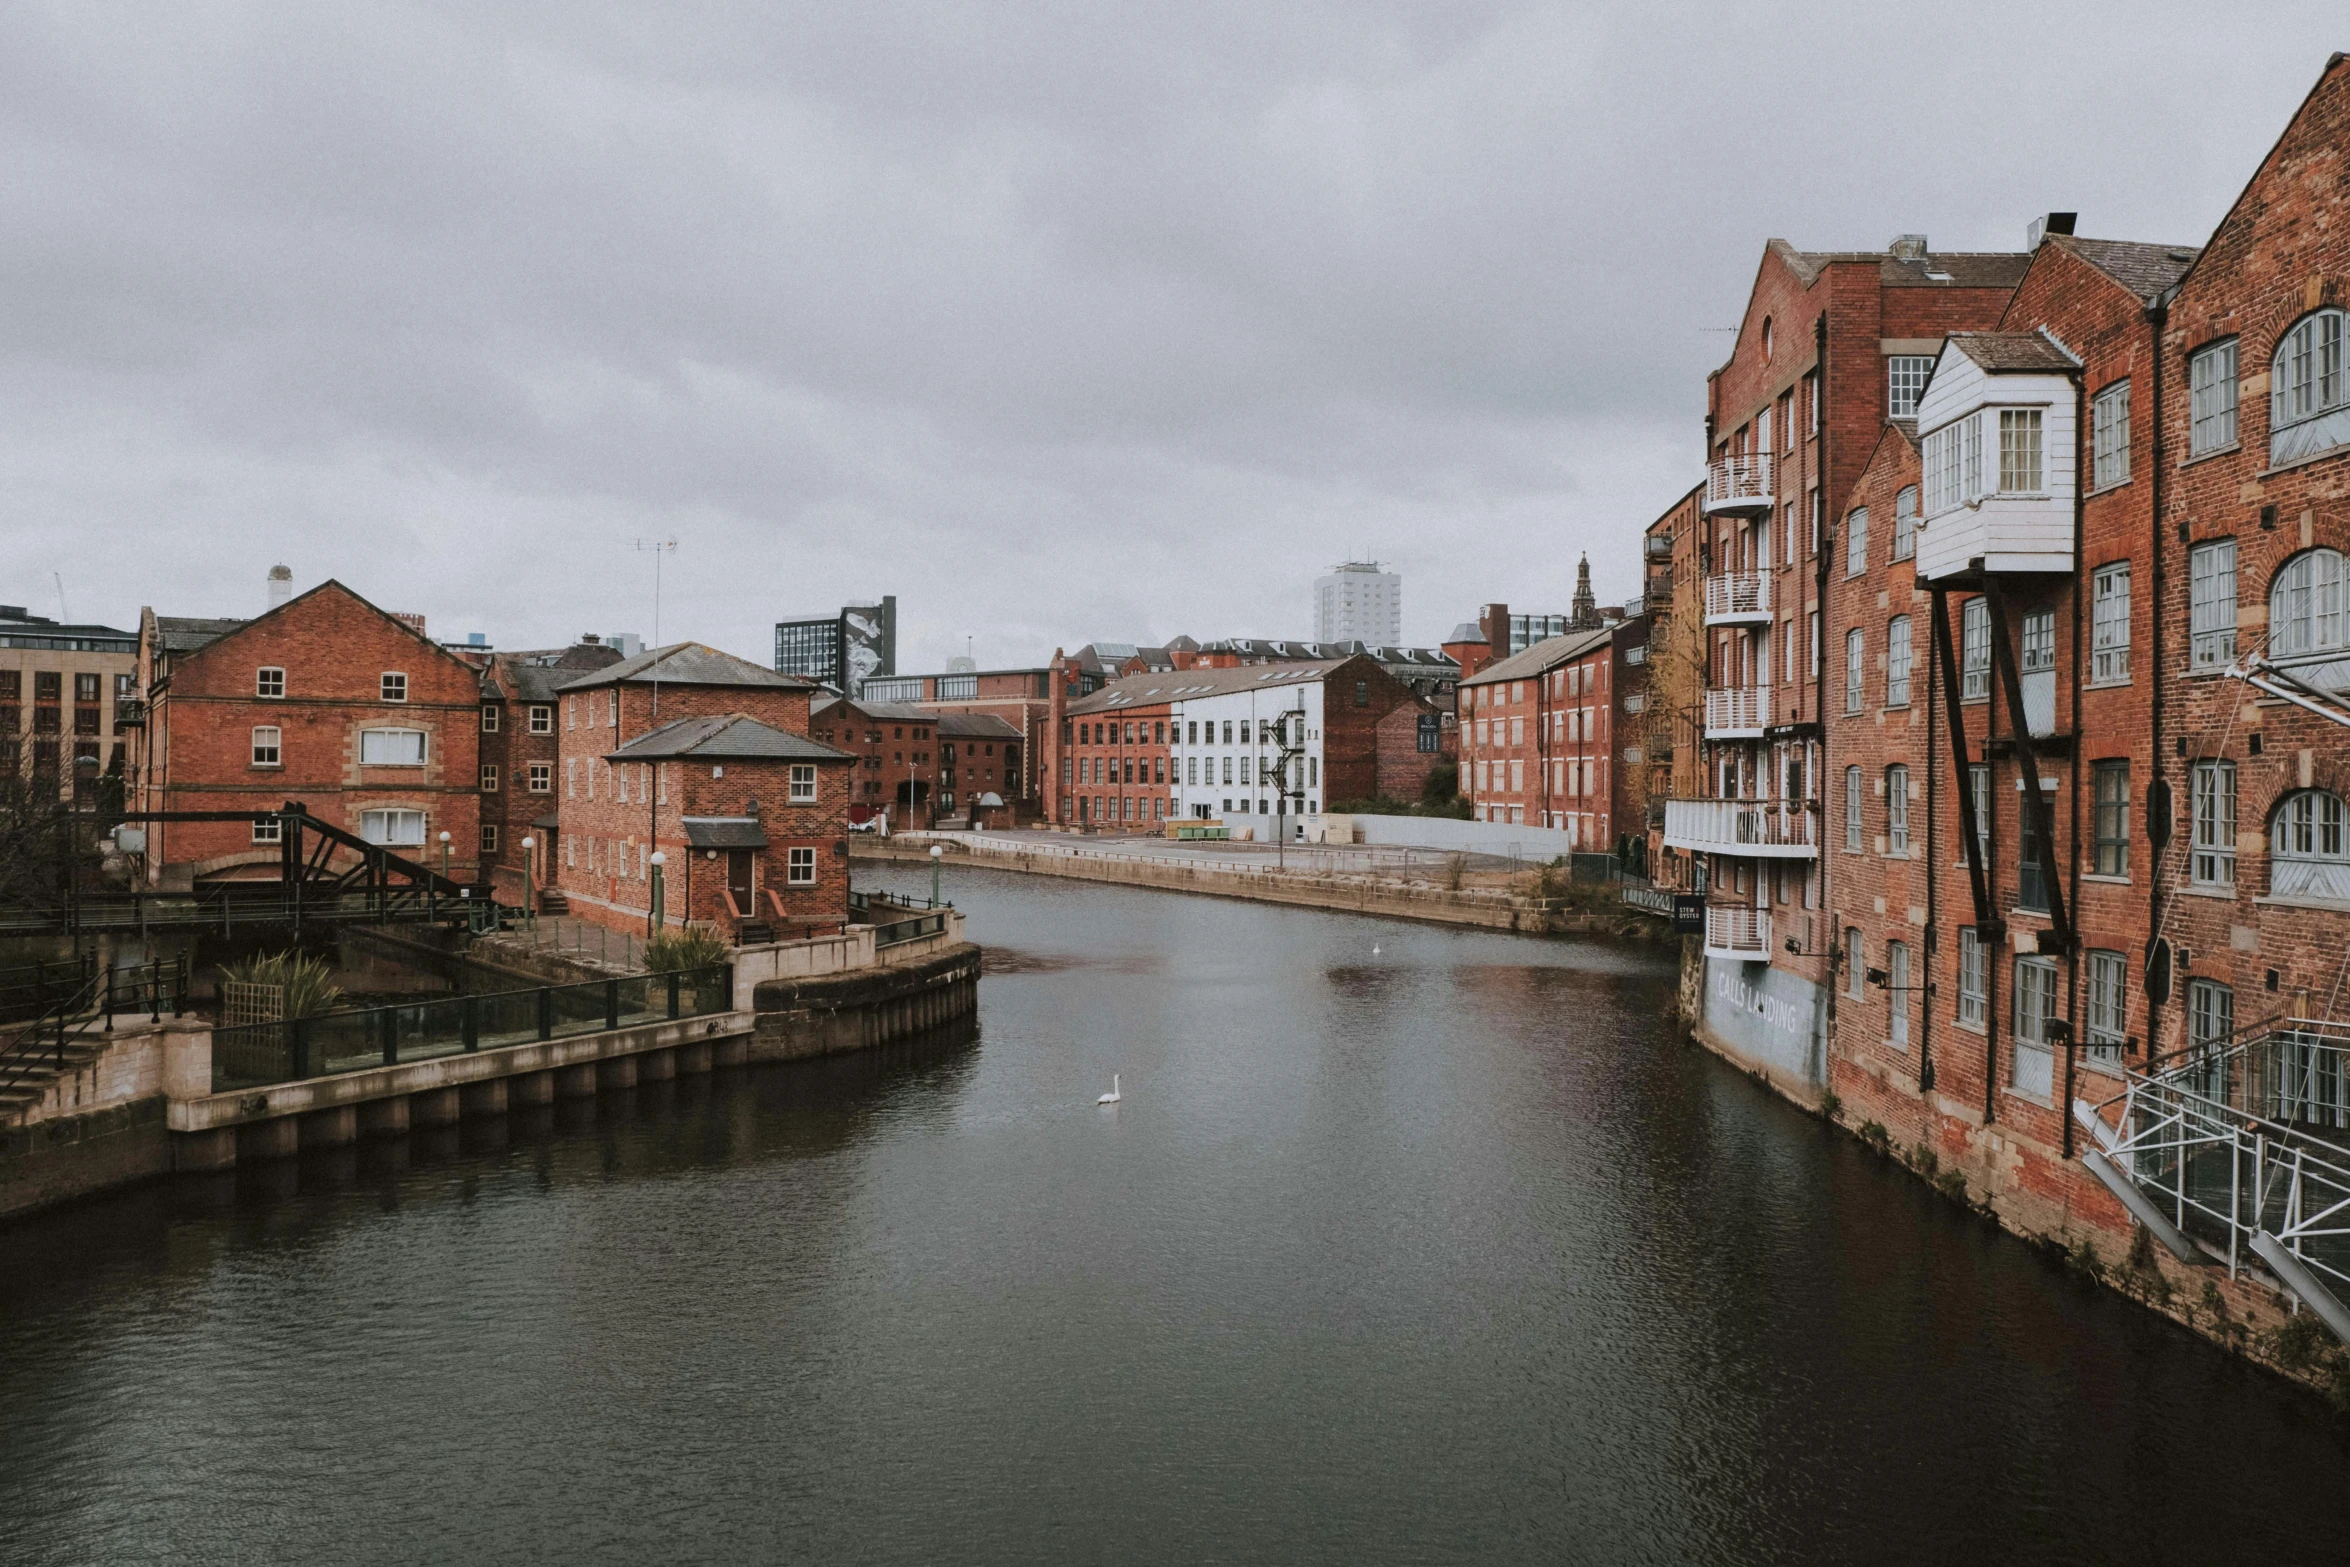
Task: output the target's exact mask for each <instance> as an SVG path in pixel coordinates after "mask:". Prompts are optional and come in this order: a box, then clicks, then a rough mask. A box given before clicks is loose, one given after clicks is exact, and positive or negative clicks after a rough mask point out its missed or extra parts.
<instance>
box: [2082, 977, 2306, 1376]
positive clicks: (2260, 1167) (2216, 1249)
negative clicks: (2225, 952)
mask: <svg viewBox="0 0 2350 1567" xmlns="http://www.w3.org/2000/svg"><path fill="white" fill-rule="evenodd" d="M2264 1027H2265V1031H2264V1032H2261V1033H2259V1034H2257V1035H2255V1036H2253V1037H2249V1038H2245V1039H2241V1040H2239V1041H2237V1042H2236V1043H2234V1044H2232V1045H2227V1046H2224V1047H2220V1048H2205V1049H2202V1050H2199V1051H2196V1052H2194V1053H2191V1054H2189V1055H2187V1056H2185V1057H2183V1058H2174V1059H2172V1060H2171V1061H2169V1062H2167V1063H2165V1062H2153V1063H2150V1064H2149V1065H2148V1067H2147V1069H2146V1070H2144V1071H2137V1070H2132V1071H2129V1072H2128V1073H2127V1074H2126V1076H2125V1082H2126V1084H2127V1086H2126V1087H2125V1088H2124V1089H2123V1091H2122V1092H2121V1093H2120V1094H2119V1095H2117V1096H2115V1097H2113V1098H2111V1099H2107V1100H2105V1101H2104V1102H2103V1103H2100V1104H2091V1103H2089V1102H2088V1101H2086V1100H2076V1101H2075V1102H2074V1105H2073V1115H2074V1118H2075V1119H2076V1120H2078V1121H2079V1122H2080V1123H2081V1125H2082V1126H2083V1127H2084V1128H2086V1129H2087V1131H2088V1133H2089V1135H2090V1137H2091V1138H2092V1139H2093V1140H2094V1143H2095V1146H2094V1147H2092V1148H2090V1149H2089V1150H2088V1151H2086V1152H2085V1153H2083V1154H2082V1156H2081V1160H2082V1163H2083V1164H2085V1165H2086V1166H2087V1167H2088V1168H2089V1170H2090V1172H2091V1173H2092V1174H2094V1175H2095V1176H2096V1177H2097V1178H2098V1179H2099V1180H2100V1181H2102V1182H2104V1183H2105V1185H2106V1186H2107V1187H2109V1188H2111V1189H2112V1191H2113V1193H2114V1195H2115V1196H2116V1197H2118V1198H2120V1199H2121V1201H2122V1204H2123V1206H2125V1207H2126V1208H2128V1209H2129V1210H2130V1212H2131V1214H2132V1215H2133V1216H2134V1217H2135V1218H2136V1219H2137V1220H2138V1221H2139V1222H2140V1223H2141V1224H2143V1225H2145V1226H2146V1228H2147V1229H2148V1230H2149V1231H2151V1232H2152V1233H2153V1235H2154V1237H2155V1238H2156V1239H2157V1240H2159V1241H2161V1242H2162V1243H2163V1245H2164V1246H2165V1247H2167V1248H2168V1249H2169V1250H2170V1252H2171V1253H2172V1255H2174V1256H2176V1257H2178V1258H2179V1259H2180V1260H2181V1261H2184V1262H2190V1263H2197V1264H2210V1263H2219V1264H2224V1265H2225V1266H2226V1268H2227V1270H2228V1274H2229V1276H2230V1277H2231V1278H2232V1277H2234V1276H2236V1275H2237V1274H2238V1273H2239V1272H2242V1271H2244V1270H2247V1269H2257V1270H2259V1271H2261V1272H2263V1273H2265V1274H2266V1275H2267V1276H2268V1277H2269V1278H2271V1279H2273V1280H2274V1281H2275V1282H2276V1283H2278V1284H2280V1285H2282V1286H2283V1287H2284V1289H2285V1290H2286V1291H2288V1292H2289V1293H2290V1294H2291V1295H2293V1297H2294V1298H2296V1299H2297V1300H2299V1301H2300V1302H2301V1304H2302V1305H2304V1306H2306V1307H2308V1308H2309V1309H2310V1310H2311V1311H2314V1312H2315V1313H2317V1315H2318V1317H2319V1318H2320V1319H2322V1320H2323V1321H2324V1322H2325V1324H2326V1326H2328V1327H2330V1328H2332V1329H2333V1330H2334V1332H2335V1333H2336V1334H2337V1335H2338V1336H2340V1337H2341V1338H2342V1339H2344V1340H2346V1341H2350V1306H2345V1304H2344V1303H2345V1301H2346V1300H2350V1025H2345V1024H2342V1023H2335V1022H2318V1021H2313V1020H2311V1019H2308V1018H2290V1019H2285V1020H2282V1021H2280V1022H2277V1023H2273V1024H2270V1025H2265V1026H2264Z"/></svg>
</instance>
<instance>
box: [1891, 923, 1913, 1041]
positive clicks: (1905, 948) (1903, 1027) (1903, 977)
mask: <svg viewBox="0 0 2350 1567" xmlns="http://www.w3.org/2000/svg"><path fill="white" fill-rule="evenodd" d="M1885 1001H1886V1004H1887V1006H1888V1007H1889V1009H1890V1011H1891V1015H1892V1024H1891V1027H1890V1028H1889V1029H1888V1030H1887V1037H1888V1038H1889V1039H1891V1040H1892V1042H1893V1048H1894V1049H1896V1050H1907V1049H1908V1048H1909V943H1908V942H1906V941H1888V942H1886V943H1885Z"/></svg>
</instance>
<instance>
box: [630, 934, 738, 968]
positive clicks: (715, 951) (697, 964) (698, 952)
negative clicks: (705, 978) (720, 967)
mask: <svg viewBox="0 0 2350 1567" xmlns="http://www.w3.org/2000/svg"><path fill="white" fill-rule="evenodd" d="M733 956H734V949H733V948H732V947H729V946H728V945H727V944H726V943H725V942H724V941H721V940H720V939H719V938H718V937H716V936H714V935H712V934H711V933H710V932H708V931H706V930H696V929H694V928H693V927H691V926H688V927H687V928H685V929H684V930H664V931H662V932H660V933H659V934H657V935H656V936H654V937H653V939H652V940H651V941H648V942H646V943H645V967H646V968H648V969H650V970H651V971H652V972H654V973H656V974H667V973H671V972H673V971H675V970H678V969H697V968H710V967H713V966H715V965H717V964H720V963H725V962H728V961H730V960H731V959H732V958H733Z"/></svg>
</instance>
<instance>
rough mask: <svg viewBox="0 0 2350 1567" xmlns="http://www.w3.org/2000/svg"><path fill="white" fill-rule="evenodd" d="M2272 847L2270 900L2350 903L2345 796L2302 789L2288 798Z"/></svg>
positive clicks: (2277, 821) (2277, 818)
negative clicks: (2344, 808)
mask: <svg viewBox="0 0 2350 1567" xmlns="http://www.w3.org/2000/svg"><path fill="white" fill-rule="evenodd" d="M2268 848H2269V867H2268V877H2269V881H2268V890H2269V893H2270V895H2271V896H2276V897H2299V898H2326V899H2331V900H2334V901H2337V902H2340V901H2345V900H2350V853H2346V852H2345V849H2346V848H2350V845H2346V844H2345V842H2344V834H2343V806H2342V797H2341V796H2340V795H2338V794H2335V793H2333V792H2332V791H2330V790H2325V789H2301V790H2297V791H2295V792H2294V793H2292V794H2289V795H2287V796H2285V799H2284V803H2283V804H2281V805H2279V806H2278V807H2277V811H2276V816H2275V817H2274V819H2273V823H2272V829H2271V831H2270V833H2269V841H2268Z"/></svg>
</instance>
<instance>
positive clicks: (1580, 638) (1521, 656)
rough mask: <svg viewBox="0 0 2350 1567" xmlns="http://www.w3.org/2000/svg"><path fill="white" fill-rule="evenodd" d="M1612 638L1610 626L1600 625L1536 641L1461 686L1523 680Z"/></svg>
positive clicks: (1488, 667) (1612, 639)
mask: <svg viewBox="0 0 2350 1567" xmlns="http://www.w3.org/2000/svg"><path fill="white" fill-rule="evenodd" d="M1615 635H1616V628H1615V627H1613V626H1601V627H1600V628H1599V629H1598V630H1596V631H1570V632H1568V633H1567V634H1566V635H1565V636H1563V637H1552V638H1550V639H1549V640H1548V641H1545V642H1537V643H1535V644H1534V645H1533V646H1532V647H1530V648H1528V649H1526V651H1525V652H1523V653H1512V654H1511V655H1510V656H1509V657H1507V658H1505V659H1503V660H1502V661H1501V662H1499V663H1497V664H1488V665H1486V666H1485V667H1484V668H1483V669H1481V670H1479V671H1477V673H1475V674H1473V675H1471V676H1470V677H1469V678H1468V679H1466V680H1464V681H1462V682H1461V684H1462V685H1464V686H1489V685H1491V684H1493V683H1494V682H1495V681H1496V680H1525V679H1528V678H1530V677H1532V676H1535V675H1539V674H1541V673H1542V672H1543V671H1545V670H1548V669H1555V668H1557V667H1558V666H1559V665H1560V664H1563V663H1565V662H1566V661H1567V660H1568V659H1570V658H1579V657H1581V656H1582V655H1583V654H1585V653H1588V652H1590V651H1591V650H1592V649H1593V648H1595V647H1605V646H1606V645H1607V644H1609V643H1610V642H1612V641H1614V640H1615Z"/></svg>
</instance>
